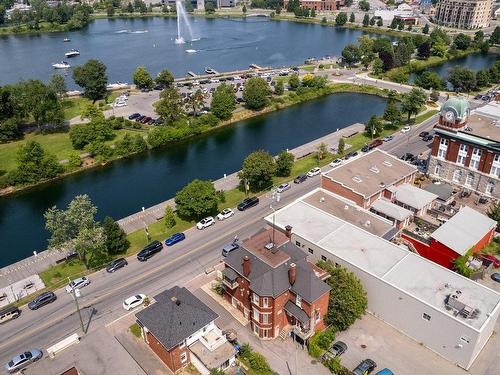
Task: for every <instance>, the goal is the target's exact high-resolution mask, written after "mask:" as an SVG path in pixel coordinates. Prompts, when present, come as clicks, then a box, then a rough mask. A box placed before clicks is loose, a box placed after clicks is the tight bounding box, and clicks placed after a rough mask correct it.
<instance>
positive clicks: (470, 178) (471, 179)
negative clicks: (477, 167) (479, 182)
mask: <svg viewBox="0 0 500 375" xmlns="http://www.w3.org/2000/svg"><path fill="white" fill-rule="evenodd" d="M473 182H474V175H473V174H472V173H469V174H468V175H467V177H466V178H465V186H472V183H473Z"/></svg>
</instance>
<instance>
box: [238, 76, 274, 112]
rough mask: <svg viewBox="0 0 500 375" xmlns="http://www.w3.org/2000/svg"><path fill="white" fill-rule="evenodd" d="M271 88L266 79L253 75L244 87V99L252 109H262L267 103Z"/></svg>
mask: <svg viewBox="0 0 500 375" xmlns="http://www.w3.org/2000/svg"><path fill="white" fill-rule="evenodd" d="M270 95H271V89H270V88H269V85H268V84H267V82H266V80H265V79H263V78H260V77H253V78H250V79H248V80H247V81H246V83H245V88H244V89H243V99H244V100H245V103H246V106H247V107H248V108H250V109H261V108H263V107H265V106H266V105H267V102H268V98H269V96H270Z"/></svg>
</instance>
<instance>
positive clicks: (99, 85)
mask: <svg viewBox="0 0 500 375" xmlns="http://www.w3.org/2000/svg"><path fill="white" fill-rule="evenodd" d="M73 80H74V81H75V83H76V84H77V85H78V86H80V87H82V88H83V89H84V92H83V95H84V96H86V97H87V98H89V99H91V100H92V101H93V102H94V103H95V101H96V100H98V99H102V98H104V96H105V95H106V92H107V91H106V85H107V84H108V76H107V75H106V65H104V64H103V63H102V62H100V61H99V60H95V59H91V60H88V61H87V62H86V63H85V64H83V65H82V66H77V67H76V68H74V69H73Z"/></svg>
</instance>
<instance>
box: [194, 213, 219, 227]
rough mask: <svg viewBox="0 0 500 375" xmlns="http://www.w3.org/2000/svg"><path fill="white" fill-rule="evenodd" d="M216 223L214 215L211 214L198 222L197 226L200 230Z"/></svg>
mask: <svg viewBox="0 0 500 375" xmlns="http://www.w3.org/2000/svg"><path fill="white" fill-rule="evenodd" d="M214 224H215V220H214V218H213V217H212V216H209V217H206V218H204V219H201V220H200V221H199V222H198V223H197V224H196V228H198V229H199V230H202V229H205V228H208V227H209V226H211V225H214Z"/></svg>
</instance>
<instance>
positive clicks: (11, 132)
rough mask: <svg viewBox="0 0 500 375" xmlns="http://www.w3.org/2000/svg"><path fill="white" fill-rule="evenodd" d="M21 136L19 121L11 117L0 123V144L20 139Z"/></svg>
mask: <svg viewBox="0 0 500 375" xmlns="http://www.w3.org/2000/svg"><path fill="white" fill-rule="evenodd" d="M22 136H23V132H22V131H21V121H20V120H19V119H18V118H16V117H11V118H9V119H7V120H4V121H2V122H0V143H4V142H10V141H13V140H16V139H20V138H22Z"/></svg>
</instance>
